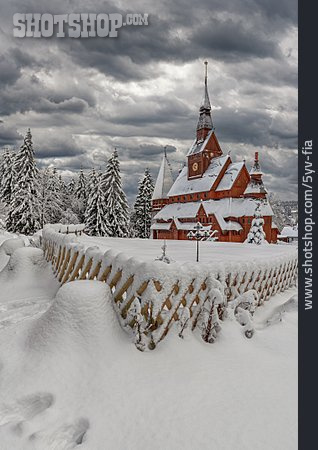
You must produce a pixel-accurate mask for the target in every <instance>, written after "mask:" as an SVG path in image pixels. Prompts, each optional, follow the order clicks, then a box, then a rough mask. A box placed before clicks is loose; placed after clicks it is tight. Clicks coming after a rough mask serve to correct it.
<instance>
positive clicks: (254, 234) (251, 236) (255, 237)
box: [245, 203, 266, 245]
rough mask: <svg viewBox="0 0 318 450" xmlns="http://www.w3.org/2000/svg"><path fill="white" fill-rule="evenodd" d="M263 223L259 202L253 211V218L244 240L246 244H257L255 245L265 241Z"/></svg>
mask: <svg viewBox="0 0 318 450" xmlns="http://www.w3.org/2000/svg"><path fill="white" fill-rule="evenodd" d="M263 225H264V219H263V217H262V213H261V205H260V203H258V204H257V207H256V209H255V212H254V219H253V220H252V224H251V228H250V231H249V233H248V235H247V239H246V241H245V242H246V243H248V244H257V245H260V244H263V243H264V242H266V240H265V233H264V230H263Z"/></svg>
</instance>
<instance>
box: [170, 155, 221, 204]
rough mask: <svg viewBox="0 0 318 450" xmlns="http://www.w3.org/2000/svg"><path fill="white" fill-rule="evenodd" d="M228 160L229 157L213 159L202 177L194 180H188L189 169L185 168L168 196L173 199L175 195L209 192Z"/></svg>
mask: <svg viewBox="0 0 318 450" xmlns="http://www.w3.org/2000/svg"><path fill="white" fill-rule="evenodd" d="M228 159H229V156H219V157H217V158H213V159H212V160H211V163H210V165H209V167H208V168H207V170H206V171H205V172H204V174H203V175H202V177H201V178H196V179H193V180H188V167H187V166H184V167H183V169H182V170H181V172H180V173H179V176H178V178H177V179H176V181H175V182H174V184H173V186H172V188H171V189H170V191H169V193H168V196H169V197H172V196H174V195H183V194H191V193H195V192H205V191H209V190H210V189H211V187H212V186H213V184H214V182H215V180H216V179H217V177H218V175H219V174H220V172H221V170H222V169H223V167H224V165H225V163H226V162H227V160H228Z"/></svg>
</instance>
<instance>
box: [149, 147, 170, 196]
mask: <svg viewBox="0 0 318 450" xmlns="http://www.w3.org/2000/svg"><path fill="white" fill-rule="evenodd" d="M172 185H173V178H172V173H171V169H170V166H169V162H168V159H167V155H166V153H164V155H163V158H162V162H161V166H160V169H159V173H158V177H157V180H156V184H155V188H154V191H153V194H152V200H158V199H161V198H167V197H168V192H169V190H170V188H171V186H172Z"/></svg>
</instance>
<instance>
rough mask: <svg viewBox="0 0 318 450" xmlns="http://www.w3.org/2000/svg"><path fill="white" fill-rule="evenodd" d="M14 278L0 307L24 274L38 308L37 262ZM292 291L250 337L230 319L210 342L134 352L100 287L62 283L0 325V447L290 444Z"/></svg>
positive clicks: (122, 449)
mask: <svg viewBox="0 0 318 450" xmlns="http://www.w3.org/2000/svg"><path fill="white" fill-rule="evenodd" d="M18 252H20V253H21V254H24V257H25V260H27V259H28V258H31V259H32V258H33V261H35V260H34V257H35V253H33V251H32V250H31V252H30V249H19V250H18ZM20 256H21V255H20ZM37 256H40V255H39V254H38V255H37ZM41 261H42V262H41ZM32 267H33V268H32ZM25 270H28V276H27V277H25V276H23V273H24V272H25ZM5 271H6V269H5ZM21 272H22V273H21ZM3 273H6V272H2V273H1V277H3ZM16 277H17V278H16V280H17V281H18V282H17V283H15V286H18V287H19V289H18V292H16V293H14V290H13V289H12V281H11V279H10V278H8V277H7V276H6V277H5V278H6V279H5V280H4V279H3V278H2V281H1V290H0V303H1V304H4V303H5V304H6V305H8V304H10V302H11V301H12V297H10V296H14V299H13V300H14V301H15V302H16V296H17V295H19V296H20V301H21V305H22V304H23V296H24V295H25V292H24V289H23V283H26V278H27V279H28V285H27V286H28V295H32V282H33V289H34V292H33V295H34V297H33V298H34V301H35V302H36V301H37V299H36V297H37V295H38V292H39V290H38V289H39V288H38V281H39V280H40V284H41V286H42V287H41V289H44V286H45V285H46V286H47V289H46V291H45V289H44V290H43V291H42V292H43V294H45V293H46V295H47V301H48V302H49V301H50V300H49V299H50V298H52V297H53V296H54V295H55V292H54V289H53V285H52V278H51V274H50V273H49V272H48V271H47V267H46V265H45V264H44V263H43V260H41V258H40V257H39V259H38V260H36V261H35V262H34V264H33V265H31V267H30V266H28V265H27V264H24V265H20V266H19V269H16ZM24 286H26V284H25V285H24ZM5 292H6V294H5ZM294 294H295V290H293V289H290V290H288V291H286V292H285V293H284V294H279V295H277V296H275V297H274V298H273V299H271V301H270V302H267V303H266V304H265V306H262V307H260V308H258V310H257V311H256V313H255V323H256V332H255V335H254V337H253V338H252V339H246V338H245V337H244V335H243V334H242V327H241V326H240V325H239V324H238V323H237V322H236V321H232V320H230V319H228V320H226V321H225V322H224V323H223V324H222V331H221V333H220V336H219V338H218V343H217V344H210V345H209V344H205V343H203V342H202V340H201V339H200V338H198V337H197V336H196V335H193V334H191V335H190V334H186V335H185V339H183V340H182V339H179V338H178V337H177V336H176V335H175V333H174V332H173V330H172V331H171V333H169V336H168V337H167V338H166V343H165V345H164V346H161V347H158V349H157V350H156V351H155V352H146V353H141V352H138V351H136V349H135V347H134V345H133V344H132V343H131V342H130V341H129V337H128V335H126V334H125V333H124V332H123V331H121V329H120V327H119V326H118V324H117V318H116V315H115V314H114V312H113V310H112V306H111V299H110V292H109V289H108V287H107V285H106V284H104V283H99V282H96V281H75V282H71V283H68V284H67V285H65V286H63V287H62V288H60V290H59V291H58V293H57V295H56V297H55V299H54V300H53V301H51V306H50V307H49V308H48V309H47V310H46V312H44V313H43V314H42V315H41V316H39V314H38V312H36V314H35V315H34V317H33V318H32V317H29V318H28V320H24V321H20V322H19V323H18V324H14V323H13V322H10V321H8V322H7V324H6V326H5V327H3V328H2V329H0V384H1V394H0V395H1V399H0V405H1V406H0V424H1V425H2V426H1V427H0V442H1V446H0V448H1V450H13V449H14V450H30V449H32V450H53V449H55V450H68V449H73V448H77V447H79V448H81V449H83V450H128V449H129V450H137V449H138V450H140V449H148V448H151V449H153V450H162V449H165V450H193V449H202V450H210V449H218V450H232V449H235V450H265V449H268V448H271V449H272V450H282V449H289V450H294V449H296V448H297V439H296V438H297V413H296V408H297V312H296V311H295V308H293V307H291V306H290V304H291V303H292V302H290V303H289V304H288V305H287V306H286V307H280V305H281V304H283V303H285V302H286V301H287V300H288V299H289V298H290V297H292V296H293V295H294ZM21 308H22V309H23V306H21ZM17 309H18V308H17ZM277 314H279V315H280V317H279V319H281V320H278V321H277V320H273V317H276V316H277Z"/></svg>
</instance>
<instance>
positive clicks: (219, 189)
mask: <svg viewBox="0 0 318 450" xmlns="http://www.w3.org/2000/svg"><path fill="white" fill-rule="evenodd" d="M205 65H206V66H205V85H204V98H203V102H202V104H201V106H200V111H199V121H198V125H197V129H196V137H195V139H194V141H193V143H192V145H191V147H190V149H189V151H188V154H187V164H186V165H185V166H184V167H183V169H182V170H181V171H180V173H179V175H178V177H177V179H176V180H175V181H174V180H173V177H172V171H171V168H170V164H169V161H168V159H167V155H166V153H164V156H163V159H162V163H161V166H160V170H159V174H158V177H157V181H156V184H155V189H154V193H153V197H152V210H153V223H152V226H151V229H152V237H153V239H188V233H189V231H190V230H193V228H194V226H195V225H196V224H197V222H200V223H201V224H202V225H203V226H204V227H205V229H206V230H208V231H209V232H211V233H212V232H213V231H215V230H216V231H217V233H216V235H217V238H218V240H219V241H226V242H244V241H245V240H246V238H247V234H248V232H249V229H250V227H251V223H252V220H253V217H254V212H255V209H256V207H257V206H258V205H259V204H260V209H261V213H262V216H263V219H264V226H263V229H264V232H265V234H266V239H267V241H268V242H276V241H277V234H278V229H277V227H276V226H275V225H274V224H273V221H272V217H273V211H272V208H271V206H270V204H269V202H268V198H267V191H266V189H265V187H264V184H263V180H262V172H261V168H260V163H259V156H258V152H255V159H254V163H253V165H252V168H251V169H250V170H248V169H247V167H246V165H245V161H242V162H235V163H233V162H232V159H231V157H230V155H229V154H227V155H224V154H223V152H222V149H221V147H220V144H219V141H218V139H217V137H216V134H215V128H214V125H213V122H212V117H211V104H210V99H209V94H208V86H207V62H206V63H205Z"/></svg>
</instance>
